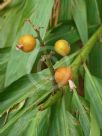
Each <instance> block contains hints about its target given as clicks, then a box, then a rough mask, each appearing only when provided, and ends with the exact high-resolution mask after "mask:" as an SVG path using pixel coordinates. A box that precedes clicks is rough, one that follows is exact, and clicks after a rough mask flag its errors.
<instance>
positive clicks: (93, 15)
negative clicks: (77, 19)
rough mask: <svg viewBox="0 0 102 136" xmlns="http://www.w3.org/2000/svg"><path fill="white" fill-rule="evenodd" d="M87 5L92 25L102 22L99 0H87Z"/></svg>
mask: <svg viewBox="0 0 102 136" xmlns="http://www.w3.org/2000/svg"><path fill="white" fill-rule="evenodd" d="M86 5H87V17H88V23H89V24H90V25H97V24H100V23H101V18H100V13H99V7H98V1H97V0H92V1H90V0H86ZM93 9H94V10H93Z"/></svg>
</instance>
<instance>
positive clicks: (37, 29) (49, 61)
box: [26, 19, 58, 93]
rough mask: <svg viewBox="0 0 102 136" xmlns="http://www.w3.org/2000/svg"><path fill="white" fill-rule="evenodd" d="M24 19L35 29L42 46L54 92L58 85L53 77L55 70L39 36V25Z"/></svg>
mask: <svg viewBox="0 0 102 136" xmlns="http://www.w3.org/2000/svg"><path fill="white" fill-rule="evenodd" d="M26 21H28V22H29V23H30V24H31V26H32V27H33V29H34V30H35V31H36V33H37V39H38V40H39V42H40V45H41V47H42V48H44V50H43V54H44V56H45V60H46V64H47V67H48V68H49V70H50V73H51V75H52V84H53V92H54V93H55V92H56V91H57V89H58V85H57V83H56V81H55V78H54V74H55V70H54V67H53V64H52V62H51V59H50V58H49V57H48V52H47V49H46V46H45V44H44V41H43V40H42V38H41V35H40V31H39V30H40V27H35V25H33V23H32V21H31V20H30V19H27V20H26Z"/></svg>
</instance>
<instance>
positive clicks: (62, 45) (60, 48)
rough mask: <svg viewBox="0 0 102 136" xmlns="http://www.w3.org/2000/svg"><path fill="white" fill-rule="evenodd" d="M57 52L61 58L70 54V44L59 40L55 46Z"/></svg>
mask: <svg viewBox="0 0 102 136" xmlns="http://www.w3.org/2000/svg"><path fill="white" fill-rule="evenodd" d="M54 49H55V51H56V52H57V53H58V54H60V55H61V56H66V55H68V54H69V53H70V50H71V49H70V44H69V43H68V42H67V41H66V40H58V41H57V42H56V43H55V46H54Z"/></svg>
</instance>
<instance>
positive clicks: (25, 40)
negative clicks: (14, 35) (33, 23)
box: [17, 34, 36, 52]
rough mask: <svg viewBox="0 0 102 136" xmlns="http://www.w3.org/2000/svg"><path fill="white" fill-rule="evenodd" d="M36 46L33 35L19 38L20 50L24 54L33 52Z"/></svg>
mask: <svg viewBox="0 0 102 136" xmlns="http://www.w3.org/2000/svg"><path fill="white" fill-rule="evenodd" d="M35 46H36V38H34V37H33V36H32V35H29V34H26V35H23V36H22V37H20V38H19V45H18V46H17V48H18V49H21V50H22V51H24V52H30V51H32V50H33V49H34V48H35Z"/></svg>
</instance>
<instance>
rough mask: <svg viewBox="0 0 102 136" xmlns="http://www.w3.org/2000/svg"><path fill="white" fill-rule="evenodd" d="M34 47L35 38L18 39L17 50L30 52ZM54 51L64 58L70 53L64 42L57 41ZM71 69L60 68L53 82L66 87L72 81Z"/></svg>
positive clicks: (27, 35) (68, 46)
mask: <svg viewBox="0 0 102 136" xmlns="http://www.w3.org/2000/svg"><path fill="white" fill-rule="evenodd" d="M35 47H36V38H35V37H33V36H32V35H29V34H26V35H23V36H22V37H20V38H19V45H17V46H16V48H17V49H19V50H22V51H23V52H26V53H27V52H31V51H32V50H34V49H35ZM54 50H55V51H56V53H58V54H59V55H61V56H66V55H68V54H69V53H70V50H71V48H70V44H69V43H68V42H67V41H66V40H58V41H56V43H55V46H54ZM72 77H73V75H72V69H71V68H69V67H61V68H58V69H57V70H56V71H55V75H54V78H55V81H56V83H57V84H58V85H66V84H67V83H68V81H69V80H72Z"/></svg>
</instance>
